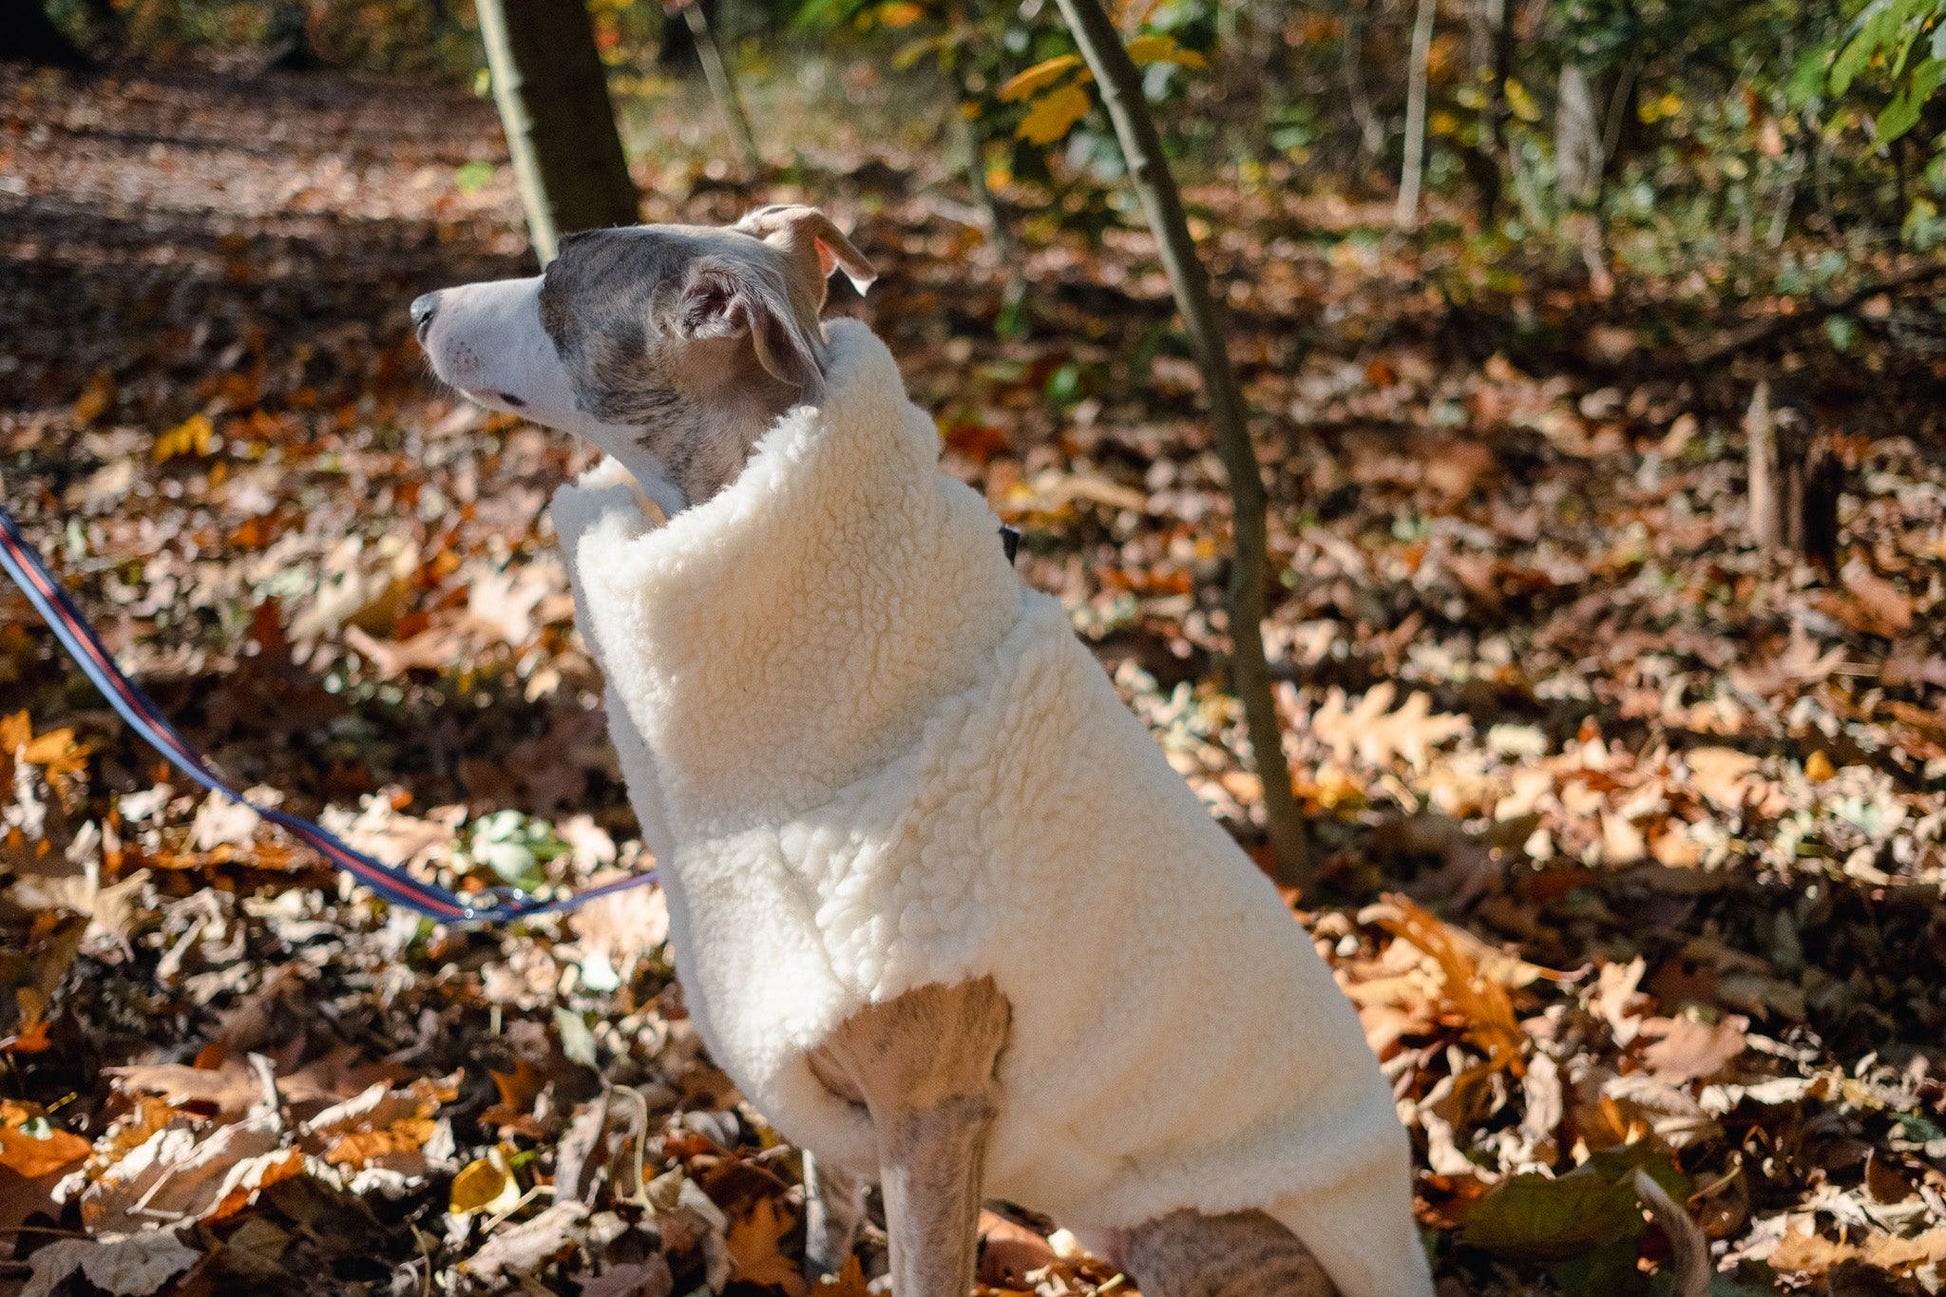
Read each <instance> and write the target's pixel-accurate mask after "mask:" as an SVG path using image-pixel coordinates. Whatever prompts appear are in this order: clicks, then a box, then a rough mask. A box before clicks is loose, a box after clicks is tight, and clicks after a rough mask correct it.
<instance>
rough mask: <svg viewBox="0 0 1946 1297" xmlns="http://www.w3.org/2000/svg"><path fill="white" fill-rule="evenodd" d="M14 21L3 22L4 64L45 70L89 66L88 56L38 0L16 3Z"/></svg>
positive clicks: (1, 46) (0, 38)
mask: <svg viewBox="0 0 1946 1297" xmlns="http://www.w3.org/2000/svg"><path fill="white" fill-rule="evenodd" d="M13 10H14V16H13V19H12V20H11V21H9V22H6V23H0V62H7V63H34V64H38V65H39V66H41V67H51V68H72V69H75V70H77V71H79V70H80V69H82V68H85V67H87V66H88V56H87V55H86V54H84V53H82V52H81V47H80V46H79V45H76V44H75V43H74V42H73V41H71V40H69V39H68V37H67V33H65V32H63V31H62V30H61V29H60V28H59V27H56V26H55V25H54V20H53V19H52V18H49V17H48V16H47V12H46V11H45V10H44V9H42V8H41V7H40V5H38V4H36V3H35V0H16V2H15V4H14V6H13Z"/></svg>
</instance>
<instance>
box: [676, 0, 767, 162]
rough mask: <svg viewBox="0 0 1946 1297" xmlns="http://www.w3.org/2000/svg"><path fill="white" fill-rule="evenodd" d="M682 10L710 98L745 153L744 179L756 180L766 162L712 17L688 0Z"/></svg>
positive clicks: (691, 0) (738, 145)
mask: <svg viewBox="0 0 1946 1297" xmlns="http://www.w3.org/2000/svg"><path fill="white" fill-rule="evenodd" d="M681 8H682V20H683V23H684V24H685V25H686V26H688V28H689V36H690V39H691V40H693V41H695V43H696V58H697V61H699V62H700V63H701V64H702V65H703V79H704V80H706V81H708V82H709V93H710V98H712V99H714V100H716V111H717V112H719V113H721V114H722V115H723V121H724V124H725V125H727V126H728V127H729V128H730V134H731V135H732V136H734V137H735V138H736V142H737V147H738V148H739V149H740V150H742V152H743V171H744V176H745V178H747V179H750V180H755V179H756V178H757V177H758V176H759V175H760V174H762V172H763V169H764V159H763V155H762V154H761V153H759V152H757V137H756V135H754V134H753V133H752V132H751V130H750V115H749V114H748V113H746V112H744V111H743V97H742V96H741V95H739V94H738V93H737V83H736V80H735V78H733V77H732V76H731V75H730V65H729V64H728V63H726V62H724V61H723V51H722V49H721V48H719V47H718V46H717V44H716V37H714V36H713V35H711V34H710V29H709V18H708V16H707V15H705V14H704V13H703V8H702V6H701V5H699V4H697V3H695V0H688V3H685V4H683V5H682V6H681Z"/></svg>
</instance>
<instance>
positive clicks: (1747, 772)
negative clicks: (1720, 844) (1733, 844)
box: [1683, 748, 1762, 811]
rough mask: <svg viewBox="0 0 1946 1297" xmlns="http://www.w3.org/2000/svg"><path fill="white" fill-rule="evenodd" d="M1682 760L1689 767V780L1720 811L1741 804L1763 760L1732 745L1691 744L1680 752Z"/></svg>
mask: <svg viewBox="0 0 1946 1297" xmlns="http://www.w3.org/2000/svg"><path fill="white" fill-rule="evenodd" d="M1683 764H1685V765H1687V766H1688V767H1689V778H1690V782H1691V783H1693V784H1694V785H1695V786H1696V789H1697V791H1698V792H1700V793H1702V794H1703V796H1704V797H1706V798H1708V799H1709V801H1710V804H1711V805H1713V806H1715V807H1716V808H1717V809H1718V810H1721V811H1736V810H1741V809H1742V808H1743V803H1744V799H1745V798H1746V797H1748V796H1749V795H1750V787H1751V781H1752V777H1753V776H1754V775H1755V774H1756V773H1757V767H1758V766H1759V765H1761V764H1762V763H1761V762H1760V761H1759V760H1758V759H1757V758H1756V757H1753V756H1751V755H1750V754H1749V753H1748V752H1739V751H1737V750H1736V749H1735V748H1691V749H1690V750H1689V751H1687V752H1685V753H1683Z"/></svg>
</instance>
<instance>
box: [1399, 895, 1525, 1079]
mask: <svg viewBox="0 0 1946 1297" xmlns="http://www.w3.org/2000/svg"><path fill="white" fill-rule="evenodd" d="M1386 902H1387V903H1388V904H1389V905H1392V906H1394V907H1396V909H1397V910H1398V916H1397V917H1396V918H1393V917H1389V916H1388V917H1381V918H1380V919H1379V922H1380V923H1382V924H1384V926H1385V928H1386V930H1387V931H1389V932H1391V933H1392V935H1394V936H1396V937H1399V938H1400V939H1402V940H1404V941H1408V942H1410V943H1411V944H1412V945H1414V946H1416V947H1417V948H1418V949H1420V950H1422V951H1424V952H1425V953H1426V954H1427V955H1429V956H1430V957H1431V958H1432V959H1433V961H1434V962H1436V963H1437V964H1438V965H1439V971H1440V973H1441V975H1442V976H1443V977H1444V978H1445V983H1444V986H1443V988H1442V989H1443V991H1444V993H1445V995H1446V998H1447V999H1448V1000H1450V1001H1451V1002H1452V1004H1453V1007H1454V1009H1455V1010H1456V1011H1457V1013H1458V1016H1459V1017H1460V1019H1461V1021H1462V1022H1463V1024H1464V1026H1463V1028H1462V1030H1463V1031H1464V1032H1465V1033H1466V1036H1467V1038H1468V1039H1470V1040H1471V1041H1472V1042H1473V1043H1474V1044H1475V1045H1476V1046H1477V1047H1478V1048H1479V1049H1480V1050H1481V1051H1482V1052H1483V1053H1485V1054H1486V1056H1487V1066H1489V1067H1493V1068H1500V1067H1504V1068H1509V1069H1511V1070H1512V1071H1513V1072H1514V1073H1515V1074H1516V1075H1519V1074H1520V1073H1521V1072H1523V1071H1525V1069H1526V1063H1525V1061H1524V1055H1525V1051H1526V1046H1527V1036H1526V1033H1524V1032H1523V1031H1521V1029H1520V1023H1519V1022H1518V1021H1517V1020H1516V1019H1515V1017H1514V1007H1513V1001H1512V1000H1511V999H1510V998H1509V997H1508V995H1507V989H1506V987H1504V986H1502V985H1501V984H1500V983H1499V982H1496V981H1494V980H1493V979H1492V978H1489V977H1487V976H1485V975H1484V974H1483V973H1482V972H1481V971H1480V967H1479V965H1478V964H1476V963H1475V962H1474V961H1473V959H1472V958H1470V957H1469V956H1468V955H1467V953H1466V951H1465V949H1464V947H1463V946H1462V945H1461V943H1460V942H1459V941H1458V940H1457V939H1456V937H1455V936H1454V934H1453V932H1452V930H1451V929H1449V928H1448V927H1447V925H1446V924H1445V923H1443V922H1441V921H1440V919H1439V918H1438V916H1436V915H1434V914H1433V913H1432V912H1431V911H1429V910H1426V909H1423V908H1421V907H1420V906H1419V905H1417V904H1415V903H1414V902H1413V901H1412V900H1411V899H1410V898H1408V897H1406V896H1403V895H1399V894H1396V893H1395V894H1392V895H1389V896H1387V897H1386Z"/></svg>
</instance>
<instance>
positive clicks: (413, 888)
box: [0, 505, 656, 923]
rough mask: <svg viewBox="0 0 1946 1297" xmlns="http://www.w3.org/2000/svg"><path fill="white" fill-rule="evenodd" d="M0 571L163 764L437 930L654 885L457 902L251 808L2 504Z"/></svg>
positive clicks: (288, 817)
mask: <svg viewBox="0 0 1946 1297" xmlns="http://www.w3.org/2000/svg"><path fill="white" fill-rule="evenodd" d="M0 570H4V571H5V572H6V574H7V575H8V576H9V577H10V578H12V580H13V583H14V584H15V585H17V586H19V587H20V590H21V593H22V594H24V595H26V596H27V602H28V603H30V604H32V605H33V607H34V611H35V612H37V613H39V614H40V616H41V620H43V621H45V622H46V623H47V626H48V629H49V630H51V631H53V632H54V638H55V639H56V640H57V641H59V643H60V645H61V647H62V648H63V649H64V650H66V652H67V655H68V656H69V657H71V658H73V659H74V662H75V665H77V666H79V667H80V668H81V670H82V673H83V674H85V675H86V676H87V677H88V680H89V682H90V683H91V684H93V685H94V687H95V688H96V689H97V690H99V691H100V693H101V695H102V697H104V698H106V699H107V700H108V705H109V706H110V707H113V708H114V709H115V713H116V714H117V715H118V716H120V717H121V718H122V719H123V720H124V721H126V722H127V723H128V726H129V728H130V729H132V730H134V731H135V732H136V734H137V735H139V736H140V737H141V738H142V740H143V741H144V742H145V743H147V744H148V745H149V746H150V747H152V748H154V749H155V750H156V751H157V752H159V753H161V754H162V756H163V757H164V758H165V759H166V760H167V761H168V762H169V764H170V765H172V766H174V767H175V768H176V769H177V770H179V771H181V772H182V773H183V774H185V775H187V776H188V777H189V778H190V779H191V780H193V781H194V782H195V783H198V784H200V785H202V786H203V787H204V788H206V789H208V790H209V791H210V792H212V793H220V794H222V795H223V796H225V797H228V798H229V799H230V800H231V801H233V802H236V803H237V804H238V805H241V806H247V807H249V808H250V809H251V810H253V811H255V812H256V813H257V814H258V815H260V816H262V817H263V818H264V819H266V820H268V821H270V822H271V823H272V824H275V825H277V826H278V827H279V828H281V829H283V830H284V831H285V832H286V833H289V834H290V835H291V836H292V837H294V838H296V839H297V840H298V841H300V842H302V843H303V844H304V845H306V846H308V847H310V848H311V849H312V850H313V851H315V852H317V853H318V854H319V855H320V856H323V857H324V858H325V860H327V861H328V862H330V863H331V864H332V865H333V866H334V867H336V868H338V869H340V870H343V871H344V872H345V873H348V874H350V875H351V876H352V877H354V878H356V879H357V880H358V881H359V882H361V883H363V884H365V886H367V887H369V888H371V889H372V891H374V892H376V893H377V894H378V895H379V896H382V897H384V898H385V899H386V900H387V901H389V902H391V903H392V904H394V905H402V906H404V907H405V908H407V909H409V910H415V911H417V912H418V913H420V914H423V915H425V916H427V917H428V918H432V919H437V920H439V921H440V922H442V923H469V922H472V923H504V922H507V921H508V920H511V919H524V918H529V917H531V916H534V915H539V914H554V913H558V912H559V911H561V910H568V909H572V908H574V907H575V906H577V905H583V904H586V903H587V902H589V901H592V900H595V899H596V898H597V897H602V896H607V895H609V894H611V893H614V892H619V891H623V890H625V889H627V888H630V887H640V886H642V885H643V884H645V883H652V882H654V881H655V878H656V871H655V870H653V869H650V870H647V871H645V872H643V873H640V874H632V875H630V876H629V877H627V878H620V879H616V880H615V881H613V882H609V883H603V884H602V885H601V886H600V887H591V888H589V889H588V890H587V891H585V892H580V893H576V894H574V895H570V896H563V897H558V898H556V899H554V900H546V901H543V900H539V899H537V898H535V897H533V896H531V895H529V894H528V893H527V892H525V891H522V890H521V889H520V888H518V887H510V886H499V887H489V888H486V889H485V890H483V891H480V892H477V893H474V894H471V895H463V894H461V893H459V892H454V891H450V890H448V889H447V888H444V887H440V886H438V885H437V884H435V883H428V882H424V881H422V880H420V879H418V878H415V877H413V876H412V874H410V873H409V872H407V871H406V870H405V869H404V868H402V867H400V866H398V865H388V864H386V863H385V862H384V861H382V860H378V859H375V858H374V857H372V856H368V855H366V854H365V853H364V852H362V851H359V850H358V849H357V848H355V847H352V846H350V845H348V844H347V843H345V842H344V841H343V840H341V839H340V838H338V837H337V836H336V835H335V834H333V833H331V832H330V831H329V830H327V829H325V828H323V827H321V826H319V825H317V824H314V823H312V822H311V821H310V820H307V819H304V818H302V817H301V816H296V815H292V814H290V813H289V812H288V811H281V810H278V809H277V808H276V807H274V806H259V805H257V804H256V803H255V802H253V801H251V800H250V799H249V798H248V797H245V796H244V795H243V794H242V793H240V792H238V791H237V790H236V789H234V788H232V787H231V786H230V785H229V784H228V783H227V782H226V781H225V780H224V779H223V777H222V776H221V775H220V774H218V773H217V772H216V769H215V767H214V766H212V765H211V764H210V762H209V760H208V758H206V757H204V756H203V755H202V754H201V753H200V752H198V751H197V750H196V749H195V748H193V747H191V746H190V745H189V742H188V740H187V739H185V738H183V736H182V735H181V734H179V733H178V732H177V731H176V728H175V727H174V726H173V725H171V724H170V723H169V722H168V721H167V720H166V719H164V717H163V715H162V710H161V709H160V708H158V707H157V706H156V705H155V703H154V702H152V701H151V700H150V699H149V697H148V695H146V694H144V693H143V692H142V691H141V689H139V688H137V687H136V685H135V682H134V681H132V680H130V679H129V678H128V676H127V675H125V674H123V672H122V669H121V668H120V667H119V666H117V665H115V659H114V658H113V657H111V656H109V653H108V650H107V648H106V647H104V646H103V645H102V642H101V637H100V636H98V635H96V634H95V632H94V628H93V627H92V626H90V625H89V624H88V619H87V618H86V617H85V616H83V615H82V612H81V609H80V608H79V607H77V606H76V605H75V602H74V600H73V599H72V598H70V597H69V596H68V592H67V591H66V590H64V589H63V588H62V587H61V584H60V582H58V581H56V580H55V579H54V575H53V573H52V572H50V571H49V570H48V568H47V564H46V563H45V562H43V561H42V559H41V556H40V553H39V552H38V551H37V550H35V549H34V547H33V546H32V545H29V544H28V543H27V539H26V537H25V536H23V535H22V534H21V531H20V525H19V524H18V523H16V522H15V521H14V518H13V515H12V514H10V513H8V512H7V509H6V506H5V505H0Z"/></svg>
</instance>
